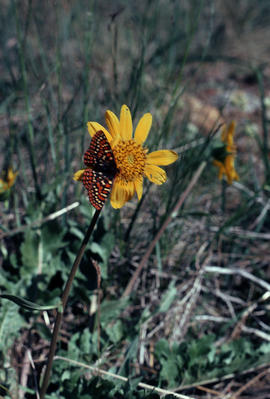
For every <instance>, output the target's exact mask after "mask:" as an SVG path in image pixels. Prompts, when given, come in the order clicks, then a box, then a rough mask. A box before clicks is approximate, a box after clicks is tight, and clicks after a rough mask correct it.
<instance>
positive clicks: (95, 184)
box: [82, 131, 117, 210]
mask: <svg viewBox="0 0 270 399" xmlns="http://www.w3.org/2000/svg"><path fill="white" fill-rule="evenodd" d="M84 163H85V165H86V166H87V167H88V168H87V169H85V171H84V173H83V177H82V182H83V185H84V187H85V188H86V190H87V191H88V197H89V201H90V203H91V204H92V205H93V206H94V207H95V208H96V209H97V210H101V209H102V207H103V205H104V203H105V201H106V199H107V197H108V195H109V194H110V191H111V188H112V184H113V179H114V177H115V175H116V172H117V168H116V163H115V160H114V156H113V152H112V149H111V146H110V144H109V142H108V140H107V138H106V136H105V134H104V133H103V132H102V131H99V132H97V133H96V134H95V135H94V137H93V138H92V140H91V143H90V146H89V148H88V150H87V151H86V152H85V154H84Z"/></svg>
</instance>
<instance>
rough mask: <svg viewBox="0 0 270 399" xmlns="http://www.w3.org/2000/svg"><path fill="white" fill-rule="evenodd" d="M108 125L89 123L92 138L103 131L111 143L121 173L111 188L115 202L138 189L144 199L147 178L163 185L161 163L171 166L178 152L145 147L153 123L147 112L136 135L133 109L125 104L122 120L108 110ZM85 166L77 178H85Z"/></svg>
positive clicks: (123, 200)
mask: <svg viewBox="0 0 270 399" xmlns="http://www.w3.org/2000/svg"><path fill="white" fill-rule="evenodd" d="M105 118H106V124H107V126H108V130H107V129H105V128H104V127H103V126H102V125H100V124H99V123H97V122H88V123H87V127H88V131H89V134H90V136H91V137H93V136H94V135H95V134H96V133H97V132H98V131H100V130H102V131H103V132H104V134H105V136H106V138H107V140H108V142H109V144H110V146H111V149H112V152H113V155H114V159H115V163H116V167H117V172H116V175H115V178H114V180H113V186H112V191H111V205H112V207H113V208H121V207H122V206H123V205H124V204H125V203H126V202H127V201H129V200H130V199H131V198H132V197H133V195H134V194H135V192H136V193H137V197H138V199H139V200H140V199H141V197H142V192H143V178H144V177H147V178H148V179H149V180H150V181H151V182H152V183H155V184H162V183H164V182H165V181H166V180H167V176H166V172H165V171H164V170H163V169H161V168H160V167H159V166H158V165H170V164H171V163H173V162H175V161H176V160H177V158H178V155H177V154H176V152H174V151H171V150H159V151H154V152H152V153H150V154H149V153H148V149H147V148H145V147H143V144H144V142H145V140H146V139H147V136H148V133H149V131H150V128H151V125H152V115H151V114H150V113H147V114H144V115H143V117H142V118H141V119H140V120H139V123H138V125H137V127H136V129H135V132H134V135H133V125H132V118H131V113H130V110H129V108H128V107H127V106H126V105H123V106H122V108H121V113H120V120H119V119H118V118H117V116H116V115H115V114H114V113H113V112H112V111H107V112H106V115H105ZM84 171H85V169H83V170H79V171H78V172H76V173H75V175H74V179H75V180H81V179H82V177H83V173H84Z"/></svg>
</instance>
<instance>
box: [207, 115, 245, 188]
mask: <svg viewBox="0 0 270 399" xmlns="http://www.w3.org/2000/svg"><path fill="white" fill-rule="evenodd" d="M234 131H235V121H232V122H231V123H230V125H229V127H228V128H227V126H226V125H225V126H224V127H223V130H222V134H221V140H222V142H223V143H224V151H221V152H220V151H219V155H220V156H219V157H217V158H216V159H214V161H213V164H214V165H215V166H217V167H218V168H219V173H218V178H219V179H222V177H223V175H225V176H226V177H227V182H228V183H229V184H232V182H233V180H239V176H238V174H237V172H236V170H235V168H234V160H235V155H236V146H235V144H234ZM221 153H223V154H224V155H223V156H222V155H221ZM214 157H215V155H214Z"/></svg>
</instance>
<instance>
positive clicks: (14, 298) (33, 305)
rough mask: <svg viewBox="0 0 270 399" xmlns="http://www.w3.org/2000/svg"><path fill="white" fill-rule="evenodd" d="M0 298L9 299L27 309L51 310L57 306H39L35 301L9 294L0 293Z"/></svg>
mask: <svg viewBox="0 0 270 399" xmlns="http://www.w3.org/2000/svg"><path fill="white" fill-rule="evenodd" d="M0 298H3V299H8V300H9V301H11V302H14V303H16V305H18V306H20V307H22V308H24V309H27V310H51V309H56V308H58V306H59V305H49V306H41V305H38V304H37V303H34V302H31V301H28V300H27V299H24V298H21V297H19V296H16V295H10V294H0Z"/></svg>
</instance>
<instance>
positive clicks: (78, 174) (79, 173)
mask: <svg viewBox="0 0 270 399" xmlns="http://www.w3.org/2000/svg"><path fill="white" fill-rule="evenodd" d="M84 171H85V169H80V170H77V172H76V173H74V175H73V180H76V181H78V180H82V176H83V174H84Z"/></svg>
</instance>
